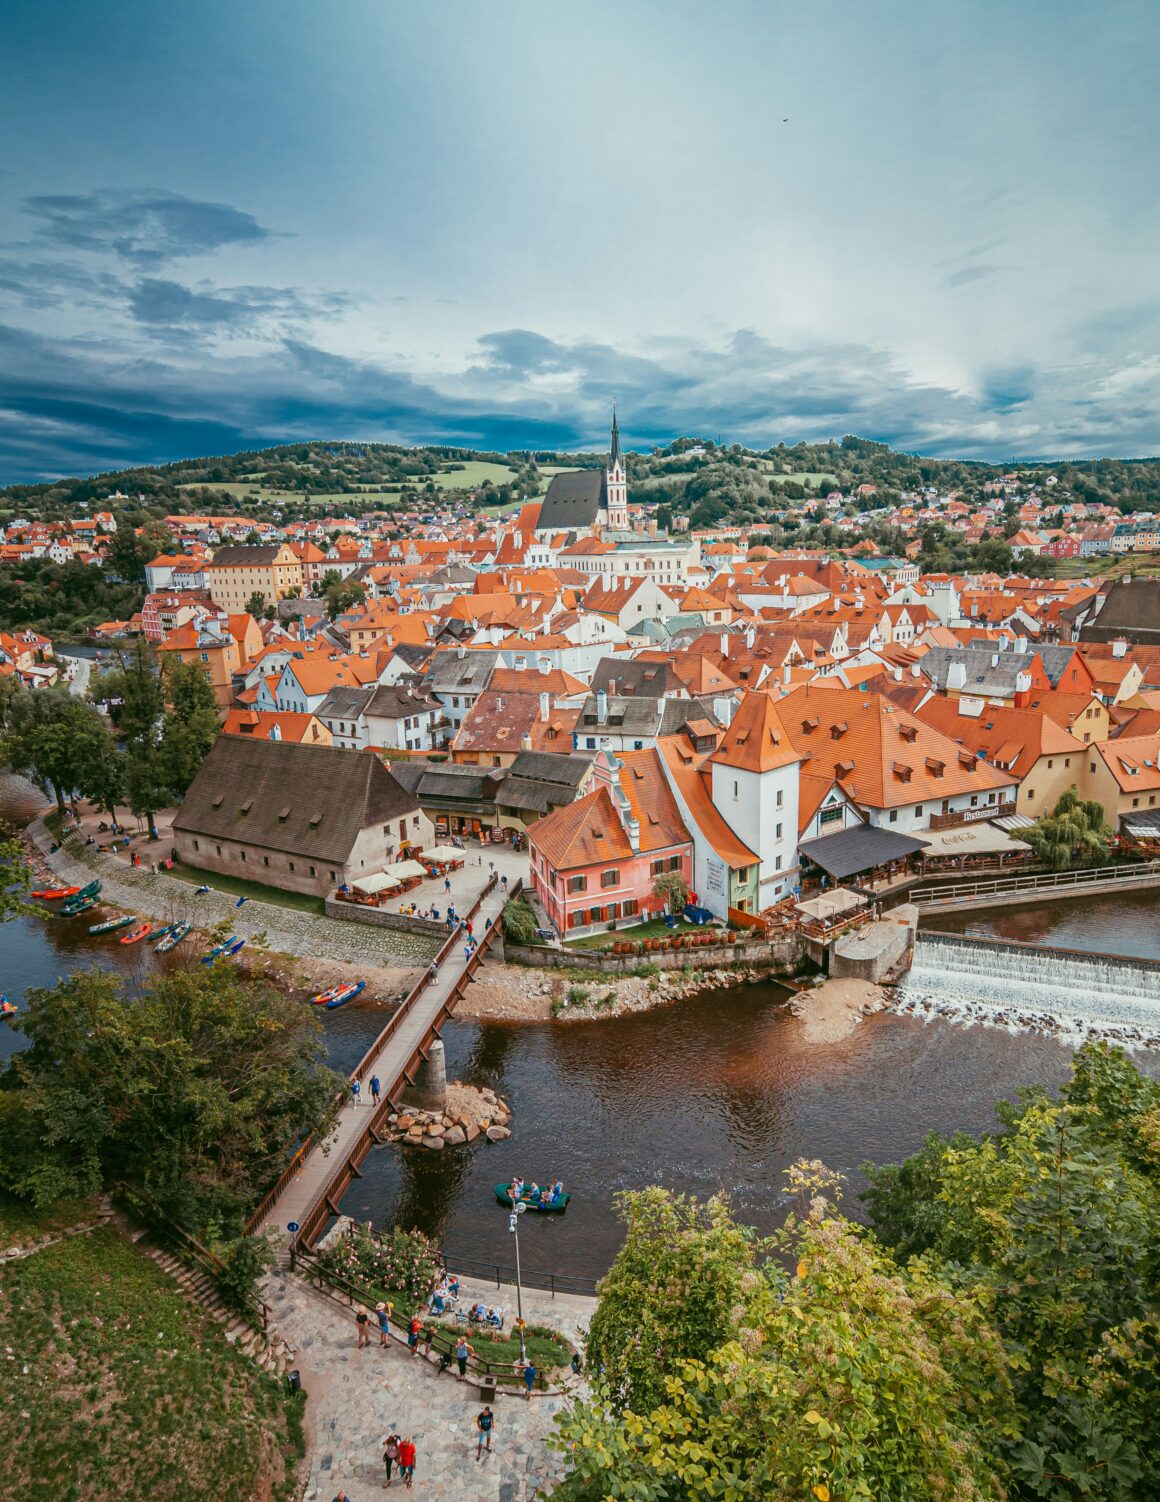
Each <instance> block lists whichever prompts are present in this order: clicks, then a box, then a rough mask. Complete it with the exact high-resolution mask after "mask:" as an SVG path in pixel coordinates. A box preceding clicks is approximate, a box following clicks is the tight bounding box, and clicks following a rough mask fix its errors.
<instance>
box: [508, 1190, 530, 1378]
mask: <svg viewBox="0 0 1160 1502" xmlns="http://www.w3.org/2000/svg"><path fill="white" fill-rule="evenodd" d="M527 1208H528V1207H527V1205H525V1204H524V1202H523V1200H516V1202H515V1204H514V1205H513V1207H512V1213H511V1214H510V1215H509V1216H508V1230H509V1231H510V1232H511V1233H512V1235H513V1236H514V1237H515V1238H516V1329H517V1330H518V1331H519V1332H520V1365H521V1366H525V1365H526V1364H527V1360H528V1353H527V1351H526V1350H525V1348H524V1295H523V1286H522V1284H521V1283H520V1216H521V1215H522V1214H523V1213H524V1211H525V1210H526V1209H527Z"/></svg>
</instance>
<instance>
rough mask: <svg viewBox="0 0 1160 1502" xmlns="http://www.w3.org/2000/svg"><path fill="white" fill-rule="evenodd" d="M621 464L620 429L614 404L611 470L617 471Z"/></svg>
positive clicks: (609, 457)
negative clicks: (617, 424) (618, 465)
mask: <svg viewBox="0 0 1160 1502" xmlns="http://www.w3.org/2000/svg"><path fill="white" fill-rule="evenodd" d="M619 462H620V429H619V428H618V427H617V426H616V403H615V402H613V404H612V450H611V452H610V454H609V456H608V467H609V469H615V468H616V466H617V464H618V463H619Z"/></svg>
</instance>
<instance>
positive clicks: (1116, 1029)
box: [894, 933, 1160, 1048]
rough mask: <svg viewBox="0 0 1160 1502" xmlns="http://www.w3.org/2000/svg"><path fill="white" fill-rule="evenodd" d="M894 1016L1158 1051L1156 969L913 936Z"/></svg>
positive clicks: (1159, 973)
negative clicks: (1099, 1040)
mask: <svg viewBox="0 0 1160 1502" xmlns="http://www.w3.org/2000/svg"><path fill="white" fill-rule="evenodd" d="M894 1008H895V1010H896V1011H899V1012H907V1013H910V1014H912V1015H914V1016H918V1017H947V1018H951V1019H952V1020H957V1021H961V1022H979V1023H983V1024H986V1025H990V1026H997V1027H1006V1028H1008V1029H1010V1030H1011V1031H1033V1032H1053V1033H1058V1034H1060V1036H1061V1037H1064V1038H1066V1039H1068V1040H1069V1041H1071V1040H1074V1041H1076V1042H1082V1040H1083V1039H1085V1038H1092V1037H1096V1038H1108V1039H1111V1040H1113V1041H1115V1042H1119V1043H1126V1044H1132V1045H1135V1046H1137V1047H1146V1048H1160V967H1155V966H1151V965H1148V964H1144V963H1140V964H1137V963H1136V962H1134V961H1132V960H1127V959H1112V958H1106V957H1103V956H1100V955H1096V954H1093V955H1080V954H1073V953H1069V952H1066V951H1055V952H1052V951H1049V950H1044V949H1038V948H1031V947H1029V948H1027V949H1026V950H1022V949H1017V948H1015V947H1014V946H1011V945H1006V944H989V943H985V942H984V943H980V942H979V941H978V940H970V939H958V938H956V937H951V936H950V935H947V936H946V937H943V936H941V935H927V934H921V933H920V934H919V935H918V938H917V941H916V943H915V946H914V962H913V964H912V965H911V967H910V971H909V973H908V974H907V976H906V978H905V980H903V982H902V984H901V985H900V986H899V987H898V989H897V992H896V995H895V1003H894Z"/></svg>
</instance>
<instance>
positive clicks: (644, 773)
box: [616, 747, 689, 852]
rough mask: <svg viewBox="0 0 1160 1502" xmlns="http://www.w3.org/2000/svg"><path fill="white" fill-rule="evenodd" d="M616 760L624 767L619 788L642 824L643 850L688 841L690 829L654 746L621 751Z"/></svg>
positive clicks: (659, 848) (634, 815)
mask: <svg viewBox="0 0 1160 1502" xmlns="http://www.w3.org/2000/svg"><path fill="white" fill-rule="evenodd" d="M616 759H617V761H618V762H619V763H620V767H621V772H620V790H621V792H622V793H623V794H624V796H625V797H626V798H627V799H628V806H629V808H630V809H631V810H632V816H633V818H634V819H636V820H637V822H638V823H639V825H640V848H641V850H642V851H646V852H647V851H650V850H664V849H666V848H667V847H668V846H670V845H684V844H687V843H688V842H689V831H688V830H687V829H686V828H685V826H684V823H683V821H682V819H681V813H680V810H679V809H678V808H677V803H676V799H675V798H674V797H673V795H672V791H671V789H670V788H669V785H668V783H667V781H666V780H665V774H664V772H663V770H662V768H661V760H660V757H659V756H658V754H657V752H656V751H655V750H653V749H652V748H651V747H650V748H649V749H648V750H645V751H621V752H619V753H618V754H617V758H616Z"/></svg>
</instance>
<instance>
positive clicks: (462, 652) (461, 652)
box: [455, 642, 467, 661]
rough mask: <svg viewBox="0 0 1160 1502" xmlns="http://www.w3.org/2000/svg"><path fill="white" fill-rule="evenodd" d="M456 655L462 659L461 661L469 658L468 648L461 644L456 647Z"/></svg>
mask: <svg viewBox="0 0 1160 1502" xmlns="http://www.w3.org/2000/svg"><path fill="white" fill-rule="evenodd" d="M455 655H456V657H458V658H459V659H460V661H462V660H463V658H465V657H466V656H467V648H466V647H465V646H464V645H463V643H462V642H461V643H460V644H459V646H457V647H456V649H455Z"/></svg>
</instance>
